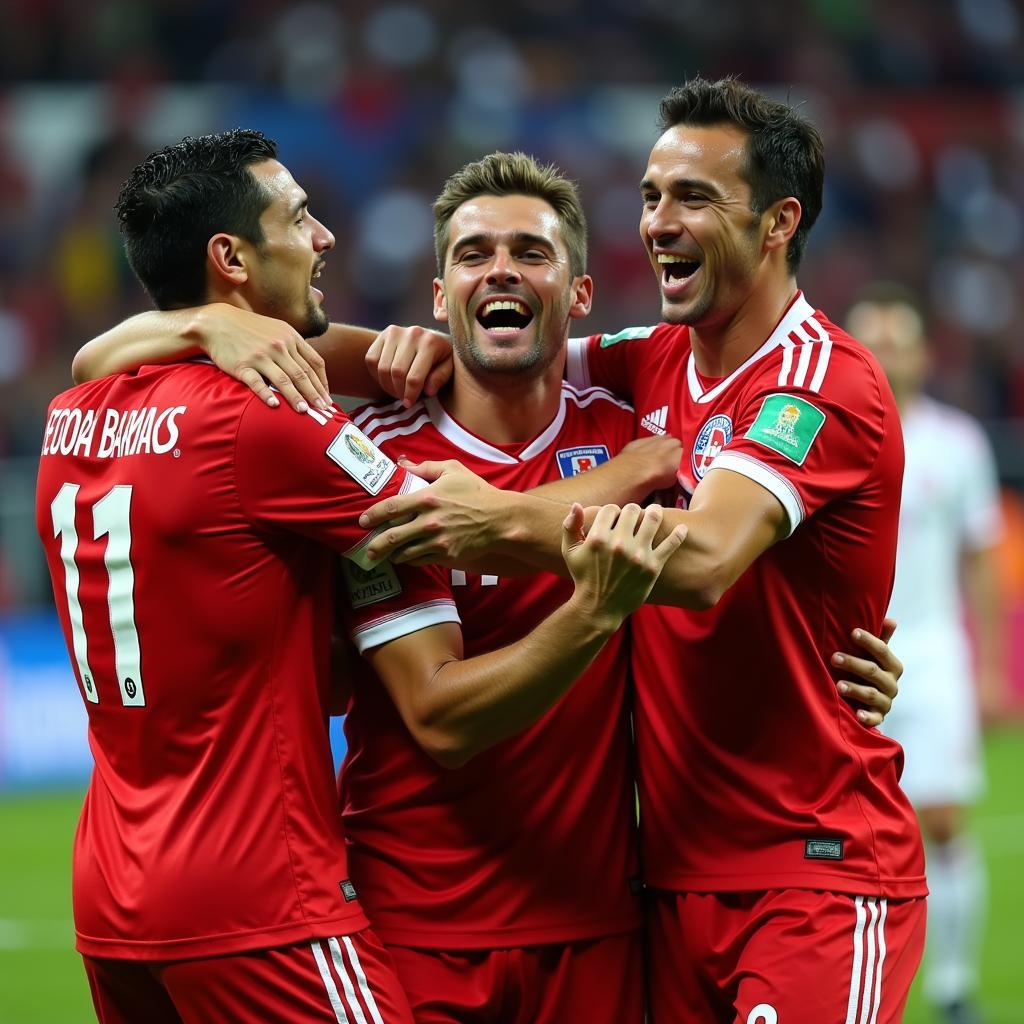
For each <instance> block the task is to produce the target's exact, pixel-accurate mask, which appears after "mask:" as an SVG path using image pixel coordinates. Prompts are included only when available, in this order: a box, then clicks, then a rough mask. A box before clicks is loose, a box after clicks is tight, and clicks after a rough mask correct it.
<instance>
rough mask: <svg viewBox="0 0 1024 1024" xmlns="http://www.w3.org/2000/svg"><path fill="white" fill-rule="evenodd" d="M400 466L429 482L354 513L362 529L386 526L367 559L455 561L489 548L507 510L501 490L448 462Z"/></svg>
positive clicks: (496, 537)
mask: <svg viewBox="0 0 1024 1024" xmlns="http://www.w3.org/2000/svg"><path fill="white" fill-rule="evenodd" d="M403 465H404V466H405V468H406V469H407V470H409V472H410V473H413V474H415V475H416V476H418V477H422V478H423V479H424V480H432V481H433V483H432V484H431V485H430V486H429V487H424V488H422V489H421V490H418V491H414V492H413V493H412V494H399V495H395V496H394V497H391V498H387V499H385V500H384V501H379V502H377V504H376V505H373V506H371V507H370V508H368V509H367V510H366V511H365V512H364V513H363V514H362V515H361V516H360V517H359V525H360V526H361V527H363V528H364V529H373V528H375V527H378V526H382V525H384V524H390V525H389V526H388V528H387V529H385V530H383V531H382V532H381V533H379V534H378V535H377V536H376V537H374V539H373V540H372V542H371V543H370V545H369V547H368V549H367V551H368V554H369V556H370V558H372V559H383V558H388V559H390V560H391V561H392V562H409V563H411V564H413V565H427V564H436V565H458V564H460V563H466V562H471V561H473V559H474V558H475V557H477V556H479V555H480V554H482V553H483V552H485V551H489V550H491V549H492V548H493V547H494V545H495V544H496V543H497V542H498V539H499V537H500V529H499V527H500V525H501V522H502V517H503V516H504V515H507V510H508V502H507V495H506V493H505V492H504V491H501V490H498V488H496V487H492V486H491V485H490V484H489V483H487V481H486V480H483V479H481V478H480V477H478V476H477V475H476V474H475V473H473V472H472V471H471V470H468V469H466V467H465V466H463V465H461V464H460V463H458V462H455V461H452V460H449V461H447V462H421V463H419V464H417V465H412V464H407V463H404V462H403Z"/></svg>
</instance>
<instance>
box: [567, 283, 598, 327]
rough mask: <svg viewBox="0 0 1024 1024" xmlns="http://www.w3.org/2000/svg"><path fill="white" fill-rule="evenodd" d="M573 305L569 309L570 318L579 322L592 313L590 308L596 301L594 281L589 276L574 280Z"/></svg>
mask: <svg viewBox="0 0 1024 1024" xmlns="http://www.w3.org/2000/svg"><path fill="white" fill-rule="evenodd" d="M572 293H573V294H572V305H571V306H570V307H569V316H570V317H571V318H572V319H574V320H579V319H580V318H581V317H585V316H587V315H588V314H589V313H590V307H591V305H592V303H593V301H594V279H593V278H592V277H591V276H590V275H589V274H583V275H582V276H580V277H574V278H573V279H572Z"/></svg>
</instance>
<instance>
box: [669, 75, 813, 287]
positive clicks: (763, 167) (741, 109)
mask: <svg viewBox="0 0 1024 1024" xmlns="http://www.w3.org/2000/svg"><path fill="white" fill-rule="evenodd" d="M677 124H685V125H692V126H697V127H712V126H717V125H733V126H734V127H736V128H738V129H740V130H741V131H743V132H745V133H746V135H747V145H746V165H745V166H744V168H743V170H742V173H743V177H744V179H745V180H746V182H747V183H748V184H749V185H750V206H751V209H752V210H753V211H754V213H757V214H761V213H764V211H765V210H767V209H768V207H769V206H771V204H772V203H774V202H776V201H777V200H779V199H785V198H786V197H787V196H794V197H795V198H796V199H797V200H798V201H799V202H800V207H801V210H802V215H801V217H800V223H799V224H798V225H797V229H796V231H795V232H794V233H793V237H792V238H791V239H790V240H789V247H788V249H787V251H786V262H787V264H788V266H789V270H790V272H791V273H795V272H796V269H797V267H798V266H799V265H800V260H801V259H802V258H803V254H804V247H805V246H806V244H807V236H808V234H809V233H810V230H811V228H812V227H813V226H814V222H815V221H816V220H817V219H818V214H819V213H820V212H821V192H822V186H823V183H824V178H825V146H824V143H823V142H822V141H821V135H820V134H819V133H818V130H817V128H815V127H814V125H812V124H811V123H810V122H809V121H806V120H804V118H802V117H799V116H798V115H797V114H796V113H795V112H794V111H793V108H792V107H790V106H789V105H788V104H786V103H779V102H777V101H775V100H770V99H768V97H767V96H763V95H761V93H759V92H757V91H755V90H754V89H751V88H750V87H749V86H747V85H744V84H743V83H742V82H740V81H738V80H737V79H736V78H733V77H729V78H720V79H718V81H715V82H709V81H708V80H707V79H706V78H701V77H697V78H694V79H691V80H690V81H689V82H687V83H686V84H685V85H682V86H678V87H677V88H675V89H673V90H672V91H671V92H670V93H669V94H668V95H667V96H666V97H665V98H664V99H663V100H662V101H661V116H660V118H659V126H660V127H661V129H662V130H663V131H667V130H668V129H669V128H672V127H674V126H675V125H677Z"/></svg>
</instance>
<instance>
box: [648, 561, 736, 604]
mask: <svg viewBox="0 0 1024 1024" xmlns="http://www.w3.org/2000/svg"><path fill="white" fill-rule="evenodd" d="M663 578H664V575H663ZM666 582H667V583H668V590H669V594H670V595H671V597H670V600H669V602H668V603H671V604H677V605H679V606H680V607H682V608H689V609H691V610H692V611H707V610H708V609H710V608H714V607H715V605H717V604H718V602H719V601H721V600H722V597H723V595H724V594H725V592H726V591H727V590H728V589H729V587H730V586H731V585H732V583H733V580H732V579H731V578H730V577H729V574H728V572H727V571H726V567H725V566H724V565H722V564H715V565H705V566H702V567H701V568H700V569H699V570H698V571H697V572H694V571H693V567H692V566H691V567H690V570H689V571H688V572H687V573H686V575H685V577H684V578H676V579H672V578H671V577H670V578H669V579H668V580H666Z"/></svg>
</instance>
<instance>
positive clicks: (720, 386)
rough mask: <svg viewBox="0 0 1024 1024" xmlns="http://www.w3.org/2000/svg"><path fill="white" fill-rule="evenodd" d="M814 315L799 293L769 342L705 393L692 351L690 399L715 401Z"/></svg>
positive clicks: (688, 367)
mask: <svg viewBox="0 0 1024 1024" xmlns="http://www.w3.org/2000/svg"><path fill="white" fill-rule="evenodd" d="M813 315H814V307H813V306H812V305H811V304H810V303H809V302H808V301H807V300H806V299H805V298H804V293H803V292H797V293H796V297H795V298H794V299H793V301H792V302H791V303H790V305H789V309H787V310H786V312H785V313H783V314H782V319H781V320H780V321H779V322H778V324H777V325H776V327H775V330H774V331H772V333H771V334H770V335H769V336H768V340H767V341H766V342H765V343H764V344H763V345H762V346H761V347H760V348H759V349H758V350H757V351H756V352H755V353H754V354H753V355H752V356H751V357H750V358H749V359H748V360H747V361H746V362H745V363H743V364H742V365H741V366H738V367H737V368H736V369H735V370H733V371H732V373H730V374H729V376H728V377H724V378H723V379H722V380H720V381H718V383H716V384H715V386H714V387H713V388H711V389H710V390H708V391H705V390H704V388H703V386H702V385H701V382H700V377H698V376H697V365H696V362H695V360H694V356H693V349H692V348H691V349H690V358H689V359H688V360H687V361H686V381H687V384H689V387H690V398H692V399H693V401H695V402H697V403H698V404H700V405H705V404H707V403H708V402H711V401H714V399H716V398H717V397H718V396H719V395H720V394H721V393H722V392H723V391H725V389H726V388H727V387H729V385H730V384H731V383H732V382H733V381H734V380H735V379H736V378H737V377H738V376H739V375H740V374H741V373H743V371H744V370H746V369H747V367H748V366H753V364H754V363H756V362H757V361H758V360H759V359H763V358H764V357H765V356H766V355H768V353H769V352H771V351H772V349H775V348H778V347H779V345H781V344H782V341H783V339H784V338H788V337H789V334H790V332H791V331H793V330H795V329H796V328H797V327H799V326H800V324H802V323H803V322H804V321H805V320H808V319H809V318H810V317H811V316H813Z"/></svg>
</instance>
